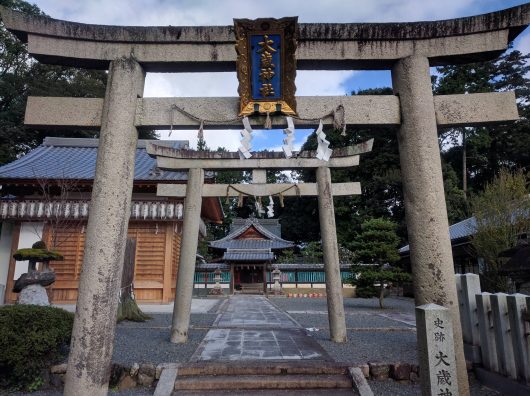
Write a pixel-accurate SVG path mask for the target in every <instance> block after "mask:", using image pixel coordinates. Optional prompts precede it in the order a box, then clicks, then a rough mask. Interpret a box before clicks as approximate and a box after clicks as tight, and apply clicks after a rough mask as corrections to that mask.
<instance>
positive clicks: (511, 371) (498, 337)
mask: <svg viewBox="0 0 530 396" xmlns="http://www.w3.org/2000/svg"><path fill="white" fill-rule="evenodd" d="M507 296H508V295H507V294H506V293H495V294H492V295H490V301H491V311H492V316H493V330H494V332H495V344H496V347H497V364H498V367H499V372H500V373H501V374H502V375H504V376H506V377H510V378H512V379H517V371H516V369H515V360H514V358H513V344H512V339H511V337H510V320H509V318H508V300H507V299H506V297H507Z"/></svg>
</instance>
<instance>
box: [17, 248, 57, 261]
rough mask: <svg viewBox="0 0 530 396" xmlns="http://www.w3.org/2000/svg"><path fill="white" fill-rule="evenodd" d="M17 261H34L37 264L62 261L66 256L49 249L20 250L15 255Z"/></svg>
mask: <svg viewBox="0 0 530 396" xmlns="http://www.w3.org/2000/svg"><path fill="white" fill-rule="evenodd" d="M13 257H14V258H15V260H17V261H25V260H33V261H37V262H41V261H62V260H64V256H63V255H62V254H60V253H59V252H56V251H54V250H48V249H33V248H27V249H18V250H17V251H16V252H15V254H14V255H13Z"/></svg>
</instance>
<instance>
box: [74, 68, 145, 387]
mask: <svg viewBox="0 0 530 396" xmlns="http://www.w3.org/2000/svg"><path fill="white" fill-rule="evenodd" d="M144 80H145V73H144V71H143V70H142V68H141V67H140V65H139V64H138V63H136V62H135V61H134V60H133V59H131V58H128V59H118V60H116V61H113V62H112V64H111V68H110V71H109V76H108V81H107V91H106V94H105V106H104V108H103V113H102V114H103V117H102V126H101V133H100V142H99V148H98V161H97V165H96V175H95V178H94V186H93V189H92V198H91V206H90V216H89V219H88V224H87V231H86V242H85V251H84V260H83V269H82V271H81V276H80V280H79V296H78V299H77V310H76V314H75V321H74V327H73V330H72V341H71V348H70V355H69V361H68V371H67V373H66V381H65V390H64V392H65V395H72V396H74V395H75V396H84V395H90V396H98V395H101V396H103V395H106V394H107V388H108V370H109V367H110V360H111V357H112V349H113V340H114V330H115V326H116V320H115V318H116V311H117V308H118V298H116V291H117V290H118V289H119V285H120V280H121V275H122V269H123V257H124V253H125V240H126V238H127V226H128V223H129V215H130V211H131V208H130V205H131V195H132V186H133V178H134V157H135V154H136V144H137V141H138V133H137V131H136V128H135V127H134V118H135V113H136V99H137V98H138V97H141V96H142V93H143V88H144Z"/></svg>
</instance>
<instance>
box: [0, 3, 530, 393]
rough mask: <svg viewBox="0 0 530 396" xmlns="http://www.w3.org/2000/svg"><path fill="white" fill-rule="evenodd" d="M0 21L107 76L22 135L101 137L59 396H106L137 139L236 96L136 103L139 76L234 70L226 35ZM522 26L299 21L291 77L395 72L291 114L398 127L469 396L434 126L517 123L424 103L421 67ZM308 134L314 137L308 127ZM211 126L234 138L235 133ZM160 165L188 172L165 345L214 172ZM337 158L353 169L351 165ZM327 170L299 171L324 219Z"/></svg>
mask: <svg viewBox="0 0 530 396" xmlns="http://www.w3.org/2000/svg"><path fill="white" fill-rule="evenodd" d="M0 15H1V17H2V20H3V22H4V24H5V26H6V27H7V28H8V29H9V30H10V31H11V32H13V33H14V34H15V35H17V36H18V37H19V38H20V39H21V40H22V41H24V42H27V43H28V50H29V53H30V54H31V55H32V56H33V57H35V58H36V59H37V60H38V61H40V62H43V63H49V64H58V65H68V66H75V67H86V68H99V69H105V70H108V71H109V78H108V83H107V91H106V94H105V98H101V99H86V98H39V97H31V98H29V100H28V104H27V109H26V119H25V122H26V124H28V125H32V126H39V127H70V128H95V129H100V130H101V132H100V145H99V152H98V164H97V169H96V176H95V180H94V187H93V193H92V208H91V212H90V218H89V221H88V226H87V235H86V247H85V255H84V257H85V258H84V264H83V272H82V274H81V280H80V288H79V297H78V301H77V311H76V318H75V324H74V330H73V337H72V345H71V352H70V358H69V363H68V372H67V378H66V384H65V394H67V395H74V394H75V395H103V394H106V391H107V387H108V368H109V364H110V358H111V356H112V349H113V345H112V344H113V338H114V331H115V321H114V320H113V318H114V317H115V315H116V309H117V304H118V298H117V293H118V288H119V280H120V278H121V272H122V263H123V256H124V249H125V242H126V236H127V223H128V217H129V214H130V205H131V190H132V180H133V165H134V155H135V149H136V143H137V130H138V129H140V128H152V129H167V128H168V127H170V126H172V127H173V128H176V129H178V128H180V129H190V128H194V127H196V126H197V121H196V120H194V119H191V118H189V117H187V116H186V115H184V114H182V113H175V112H174V111H172V109H173V108H174V106H175V105H177V106H178V107H179V108H181V109H184V110H186V111H188V112H189V113H192V114H194V115H195V116H196V118H199V119H226V120H229V119H233V118H234V115H236V114H238V111H239V98H237V97H234V98H142V94H143V87H144V79H145V73H146V72H206V71H210V72H213V71H235V62H236V51H235V50H234V45H235V35H234V28H233V27H232V26H209V27H118V26H97V25H86V24H79V23H72V22H66V21H60V20H54V19H49V18H45V17H37V16H28V15H24V14H21V13H18V12H14V11H11V10H9V9H6V8H0ZM352 18H354V16H352ZM529 23H530V4H525V5H522V6H519V7H514V8H510V9H507V10H504V11H499V12H495V13H491V14H486V15H480V16H475V17H468V18H460V19H453V20H446V21H435V22H417V23H390V24H377V23H369V24H355V23H352V24H349V23H347V24H321V23H314V24H299V25H298V30H297V32H296V33H297V41H298V42H297V50H296V61H297V68H298V69H299V70H354V69H364V70H367V69H391V70H392V80H393V87H394V93H395V95H388V96H349V97H298V98H296V102H297V112H298V115H299V117H300V118H305V119H318V118H320V117H321V114H323V113H328V112H330V111H332V110H334V109H335V108H337V106H339V105H342V106H343V107H344V109H345V113H344V114H345V120H344V121H345V123H346V124H348V125H364V126H371V125H374V126H375V125H394V126H397V125H399V127H400V129H399V132H398V142H399V151H400V160H401V172H402V181H403V187H404V197H405V208H406V218H407V228H408V233H409V240H410V251H411V262H412V270H413V275H414V287H415V298H416V305H423V304H427V303H436V304H439V305H443V306H445V307H447V308H449V310H450V311H451V314H452V318H453V324H454V326H453V327H454V334H453V336H454V337H453V338H454V344H455V355H456V362H457V372H458V376H459V378H458V382H459V390H460V394H461V395H466V394H468V393H469V390H468V384H467V373H466V367H465V360H464V353H463V345H462V334H461V327H460V319H459V312H458V302H457V295H456V287H455V281H454V272H453V264H452V256H451V244H450V241H449V234H448V222H447V213H446V204H445V198H444V189H443V179H442V171H441V162H440V153H439V147H438V139H437V128H443V127H449V126H457V125H461V126H466V125H480V124H486V123H495V122H508V121H515V120H517V119H518V114H517V108H516V102H515V95H514V93H513V92H503V93H487V94H472V95H445V96H433V93H432V87H431V79H430V73H429V67H430V66H440V65H449V64H458V63H466V62H474V61H482V60H490V59H495V58H496V57H497V56H498V55H499V54H500V53H502V52H503V51H504V50H505V49H506V48H507V46H508V44H509V42H510V41H511V40H513V39H514V38H515V37H516V36H517V35H518V34H519V33H521V31H522V30H524V29H525V28H526V27H527V25H528V24H529ZM263 122H264V117H252V118H251V123H252V124H253V125H263ZM284 122H285V121H284V119H283V117H282V118H279V117H274V116H273V117H272V124H273V125H282V126H283V124H284ZM324 122H325V123H331V120H329V119H325V120H324ZM309 125H310V126H315V125H314V123H313V124H312V123H311V122H310V123H309ZM208 127H209V128H220V129H221V128H227V127H228V128H240V123H239V122H233V123H230V122H228V123H219V124H210V125H208ZM159 154H160V153H159V152H155V155H157V157H158V158H159V159H158V161H159V163H160V166H162V167H163V166H164V165H163V163H164V162H171V167H178V168H180V169H189V173H190V175H189V179H188V186H187V188H186V192H185V194H186V202H185V218H184V228H185V231H184V238H183V249H182V252H181V261H180V265H181V268H183V269H184V271H188V274H187V275H186V274H183V276H182V278H181V277H180V274H179V280H178V282H183V283H184V282H186V284H181V283H179V285H178V287H177V297H176V301H177V304H175V306H177V305H178V304H179V301H181V302H182V305H183V308H182V310H178V309H177V310H176V311H175V316H176V319H177V320H176V322H174V328H173V331H172V337H173V339H174V341H182V340H185V338H186V331H187V323H188V321H189V317H187V314H188V312H189V306H188V305H189V301H190V300H191V288H192V281H193V278H192V277H190V276H189V273H190V272H191V273H193V264H194V262H195V251H194V246H195V244H196V238H197V233H198V228H197V224H198V223H197V221H196V220H197V219H198V206H200V205H199V202H200V199H201V196H203V195H204V192H205V191H206V192H207V191H208V189H209V188H210V187H207V188H206V189H203V169H205V168H206V169H211V168H217V166H211V165H210V164H209V163H208V161H209V160H208V159H207V158H200V157H199V158H195V159H189V160H184V159H183V158H178V157H176V156H174V155H172V154H171V153H169V154H167V155H166V154H164V155H159ZM345 158H349V159H348V160H349V161H353V159H354V158H356V157H355V156H350V157H345ZM357 158H358V157H357ZM334 160H338V158H331V159H330V162H329V163H327V162H326V161H321V160H318V159H314V158H311V159H307V160H306V161H312V164H310V165H311V166H310V167H313V168H316V169H317V180H318V182H317V185H318V186H317V190H318V195H319V199H320V202H321V204H320V206H319V208H320V210H321V211H322V212H325V213H327V214H330V213H332V208H333V207H332V202H333V200H332V191H331V190H330V177H329V175H330V171H329V167H330V166H332V163H333V161H334ZM236 161H243V160H239V159H237V160H236ZM248 161H251V162H249V163H248V164H245V165H244V168H247V169H248V168H254V169H256V168H257V169H258V171H261V168H262V167H261V166H259V162H260V161H262V160H259V159H250V160H248ZM264 161H267V160H264ZM279 161H290V162H288V163H286V164H284V165H286V166H282V168H297V167H299V165H297V164H296V161H300V160H299V159H298V158H291V159H284V160H279ZM302 161H304V159H303V160H302ZM254 162H255V163H254ZM275 162H278V161H275ZM350 165H353V163H352V164H350ZM350 165H347V166H350ZM268 166H269V164H267V166H265V167H268ZM222 167H223V168H224V167H225V166H224V165H223V166H222ZM238 167H241V165H239V166H238ZM302 167H304V166H302ZM161 188H162V187H161ZM212 188H213V187H212ZM350 193H351V190H350ZM216 194H217V193H216ZM330 209H331V211H330ZM322 212H321V213H320V219H321V222H325V224H323V225H322V231H323V235H322V237H323V240H324V241H325V240H326V239H327V238H328V237H331V238H333V237H334V233H335V230H334V229H333V228H334V221H333V219H332V218H327V217H325V216H323V213H322ZM328 232H329V234H327V235H328V236H327V235H326V233H328ZM335 243H336V241H335ZM325 250H326V249H325ZM330 250H333V249H332V248H331V249H330ZM326 257H327V258H326V262H325V265H326V267H328V270H332V269H333V267H334V265H335V263H334V262H333V260H335V257H334V253H333V251H329V249H328V253H327V254H326ZM181 279H182V281H181ZM339 281H340V280H339ZM187 282H189V284H188V283H187ZM329 282H333V280H329ZM332 288H333V287H332V286H331V289H332ZM329 291H330V289H328V294H329ZM328 301H330V302H331V300H328ZM335 302H339V301H335ZM339 305H340V304H338V305H337V306H335V307H333V306H330V309H329V311H330V322H331V321H334V323H335V329H336V331H337V332H336V333H335V335H336V336H337V337H336V338H335V340H336V341H340V340H341V332H342V324H341V322H342V323H343V318H342V320H341V318H340V310H341V307H340V306H339ZM330 327H332V328H333V327H334V326H330ZM344 334H345V333H344Z"/></svg>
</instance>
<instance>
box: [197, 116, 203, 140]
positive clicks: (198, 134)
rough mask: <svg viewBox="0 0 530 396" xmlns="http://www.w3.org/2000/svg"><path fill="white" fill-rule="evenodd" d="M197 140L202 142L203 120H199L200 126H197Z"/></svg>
mask: <svg viewBox="0 0 530 396" xmlns="http://www.w3.org/2000/svg"><path fill="white" fill-rule="evenodd" d="M197 139H198V140H204V120H201V125H200V126H199V131H198V132H197Z"/></svg>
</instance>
